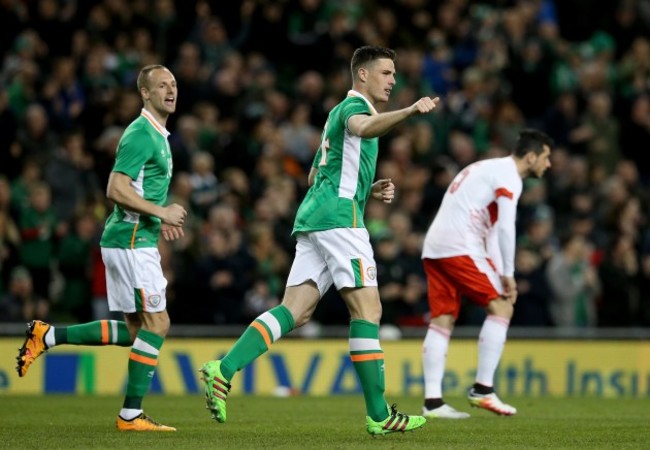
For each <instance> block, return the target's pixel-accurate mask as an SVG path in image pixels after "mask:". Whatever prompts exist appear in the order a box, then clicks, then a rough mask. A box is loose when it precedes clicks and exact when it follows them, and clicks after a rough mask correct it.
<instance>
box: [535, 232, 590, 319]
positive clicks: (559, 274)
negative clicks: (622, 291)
mask: <svg viewBox="0 0 650 450" xmlns="http://www.w3.org/2000/svg"><path fill="white" fill-rule="evenodd" d="M560 245H561V251H560V252H558V253H556V254H555V255H553V257H552V258H551V260H550V261H549V262H548V265H547V267H546V280H547V282H548V284H549V286H550V288H551V298H550V302H549V310H550V313H551V319H552V320H553V324H554V325H555V326H558V327H589V326H595V325H596V323H597V320H598V317H597V308H596V298H597V296H598V295H599V294H600V292H601V285H600V280H599V279H598V272H597V271H596V269H595V268H594V267H593V266H592V263H591V261H590V259H589V258H590V255H591V252H592V244H591V243H590V242H589V241H588V240H587V239H586V238H585V236H583V235H580V234H577V233H569V234H567V235H566V236H563V237H562V239H561V244H560Z"/></svg>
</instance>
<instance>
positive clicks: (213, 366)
mask: <svg viewBox="0 0 650 450" xmlns="http://www.w3.org/2000/svg"><path fill="white" fill-rule="evenodd" d="M199 372H201V379H202V380H203V384H204V385H205V401H206V405H207V406H206V408H207V409H209V410H210V412H211V413H212V415H211V417H212V418H213V419H215V420H216V421H217V422H219V423H224V422H225V421H226V398H227V397H228V392H230V383H228V382H227V381H226V378H225V377H224V376H223V375H222V374H221V361H219V360H216V361H208V362H207V363H205V364H203V367H201V369H200V370H199Z"/></svg>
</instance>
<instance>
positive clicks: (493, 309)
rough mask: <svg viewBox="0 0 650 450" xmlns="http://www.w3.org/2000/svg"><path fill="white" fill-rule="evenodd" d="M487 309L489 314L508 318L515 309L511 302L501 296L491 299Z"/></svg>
mask: <svg viewBox="0 0 650 450" xmlns="http://www.w3.org/2000/svg"><path fill="white" fill-rule="evenodd" d="M487 310H488V313H489V314H492V315H495V316H499V317H503V318H505V319H508V320H510V319H511V318H512V315H513V313H514V311H515V309H514V306H513V305H512V303H510V302H509V301H507V300H504V299H502V298H496V299H494V300H492V301H491V302H490V303H489V305H488V308H487Z"/></svg>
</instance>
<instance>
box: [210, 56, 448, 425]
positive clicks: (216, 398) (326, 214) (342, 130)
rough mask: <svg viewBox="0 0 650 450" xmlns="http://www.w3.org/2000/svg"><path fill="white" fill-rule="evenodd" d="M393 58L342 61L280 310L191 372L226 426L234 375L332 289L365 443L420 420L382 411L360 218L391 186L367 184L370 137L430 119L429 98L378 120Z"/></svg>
mask: <svg viewBox="0 0 650 450" xmlns="http://www.w3.org/2000/svg"><path fill="white" fill-rule="evenodd" d="M394 60H395V52H394V51H393V50H391V49H388V48H383V47H374V46H366V47H361V48H358V49H357V50H356V51H355V52H354V55H353V56H352V61H351V70H352V89H351V90H350V91H349V92H348V95H347V97H346V98H345V99H343V100H342V101H341V102H340V103H339V104H338V105H336V106H335V107H334V108H333V109H332V111H331V112H330V113H329V116H328V119H327V122H326V123H325V126H324V129H323V133H322V137H321V144H320V147H319V149H318V151H317V153H316V156H315V158H314V162H313V165H312V168H311V171H310V173H309V184H310V188H309V191H308V192H307V194H306V196H305V198H304V200H303V201H302V203H301V205H300V207H299V209H298V212H297V216H296V220H295V224H294V229H293V235H294V237H295V238H296V241H297V244H296V256H295V260H294V262H293V265H292V268H291V272H290V274H289V277H288V280H287V287H286V290H285V294H284V299H283V301H282V304H281V305H279V306H276V307H275V308H272V309H270V310H269V311H267V312H265V313H263V314H262V315H260V316H259V317H258V318H257V319H255V320H254V321H253V322H252V323H251V325H250V326H249V327H248V328H247V329H246V331H244V333H243V334H242V336H241V337H240V338H239V340H238V341H237V342H236V343H235V344H234V345H233V347H232V348H231V349H230V351H229V352H228V353H227V354H226V356H225V357H224V358H223V359H221V360H217V361H209V362H207V363H206V364H205V365H204V366H203V367H202V369H201V372H202V376H203V380H204V383H205V392H206V398H207V406H208V409H210V411H211V413H212V417H213V418H214V419H216V420H217V421H218V422H225V421H226V397H227V395H228V392H229V390H230V380H231V379H232V377H233V376H234V374H235V373H236V372H237V371H238V370H240V369H242V368H243V367H245V366H246V365H247V364H249V363H250V362H251V361H253V360H254V359H255V358H257V357H258V356H260V355H261V354H263V353H264V352H266V351H267V350H268V349H269V347H270V346H271V344H273V343H274V342H275V341H277V340H278V339H280V338H281V337H282V336H284V335H286V334H287V333H289V332H290V331H291V330H293V329H294V328H296V327H300V326H302V325H304V324H305V323H306V322H307V321H308V320H309V319H310V317H311V315H312V313H313V312H314V310H315V308H316V305H317V304H318V302H319V301H320V299H321V297H322V296H323V295H324V294H325V292H327V290H328V289H329V288H330V287H331V286H332V285H334V286H335V287H336V289H338V290H339V292H340V293H341V296H342V297H343V299H344V301H345V303H346V304H347V307H348V309H349V311H350V319H351V320H350V340H349V345H350V358H351V360H352V363H353V364H354V368H355V370H356V372H357V374H358V377H359V381H360V383H361V387H362V390H363V394H364V398H365V404H366V429H367V431H368V433H370V434H372V435H377V434H387V433H392V432H396V431H409V430H413V429H416V428H419V427H421V426H422V425H424V423H425V419H424V417H421V416H408V415H405V414H402V413H400V412H398V411H397V409H396V408H395V406H394V405H393V406H392V407H389V406H388V405H387V403H386V400H385V398H384V353H383V351H382V349H381V346H380V343H379V322H380V319H381V311H382V308H381V302H380V299H379V292H378V289H377V270H376V267H375V260H374V256H373V250H372V247H371V245H370V238H369V235H368V231H367V230H366V228H365V226H364V221H363V214H364V209H365V206H366V203H367V201H369V199H370V197H372V198H373V199H376V200H379V201H383V202H385V203H390V202H391V201H392V200H393V198H394V194H395V186H394V185H393V183H392V182H391V180H389V179H384V180H378V181H374V177H375V170H376V164H377V151H378V138H379V136H382V135H384V134H386V133H387V132H388V131H390V130H391V129H392V128H393V127H394V126H395V125H397V124H399V123H400V122H402V121H404V120H405V119H408V118H409V117H411V116H414V115H417V114H427V113H430V112H432V111H433V110H434V109H435V107H436V105H437V103H438V101H439V99H438V98H429V97H424V98H421V99H419V100H418V101H417V102H415V103H414V104H413V105H411V106H409V107H408V108H403V109H400V110H396V111H391V112H382V113H380V112H378V111H377V107H378V106H379V105H381V104H383V103H386V102H387V101H388V99H389V97H390V94H391V91H392V89H393V87H394V86H395V64H394Z"/></svg>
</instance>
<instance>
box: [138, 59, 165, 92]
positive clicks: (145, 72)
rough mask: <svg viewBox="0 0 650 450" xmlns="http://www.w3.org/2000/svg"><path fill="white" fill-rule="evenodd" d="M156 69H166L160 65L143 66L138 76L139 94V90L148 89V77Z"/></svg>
mask: <svg viewBox="0 0 650 450" xmlns="http://www.w3.org/2000/svg"><path fill="white" fill-rule="evenodd" d="M156 69H166V70H169V69H167V67H165V66H163V65H162V64H149V65H148V66H144V67H143V68H142V69H141V70H140V73H139V74H138V82H137V86H138V92H140V89H142V88H149V75H151V72H153V71H154V70H156Z"/></svg>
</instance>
